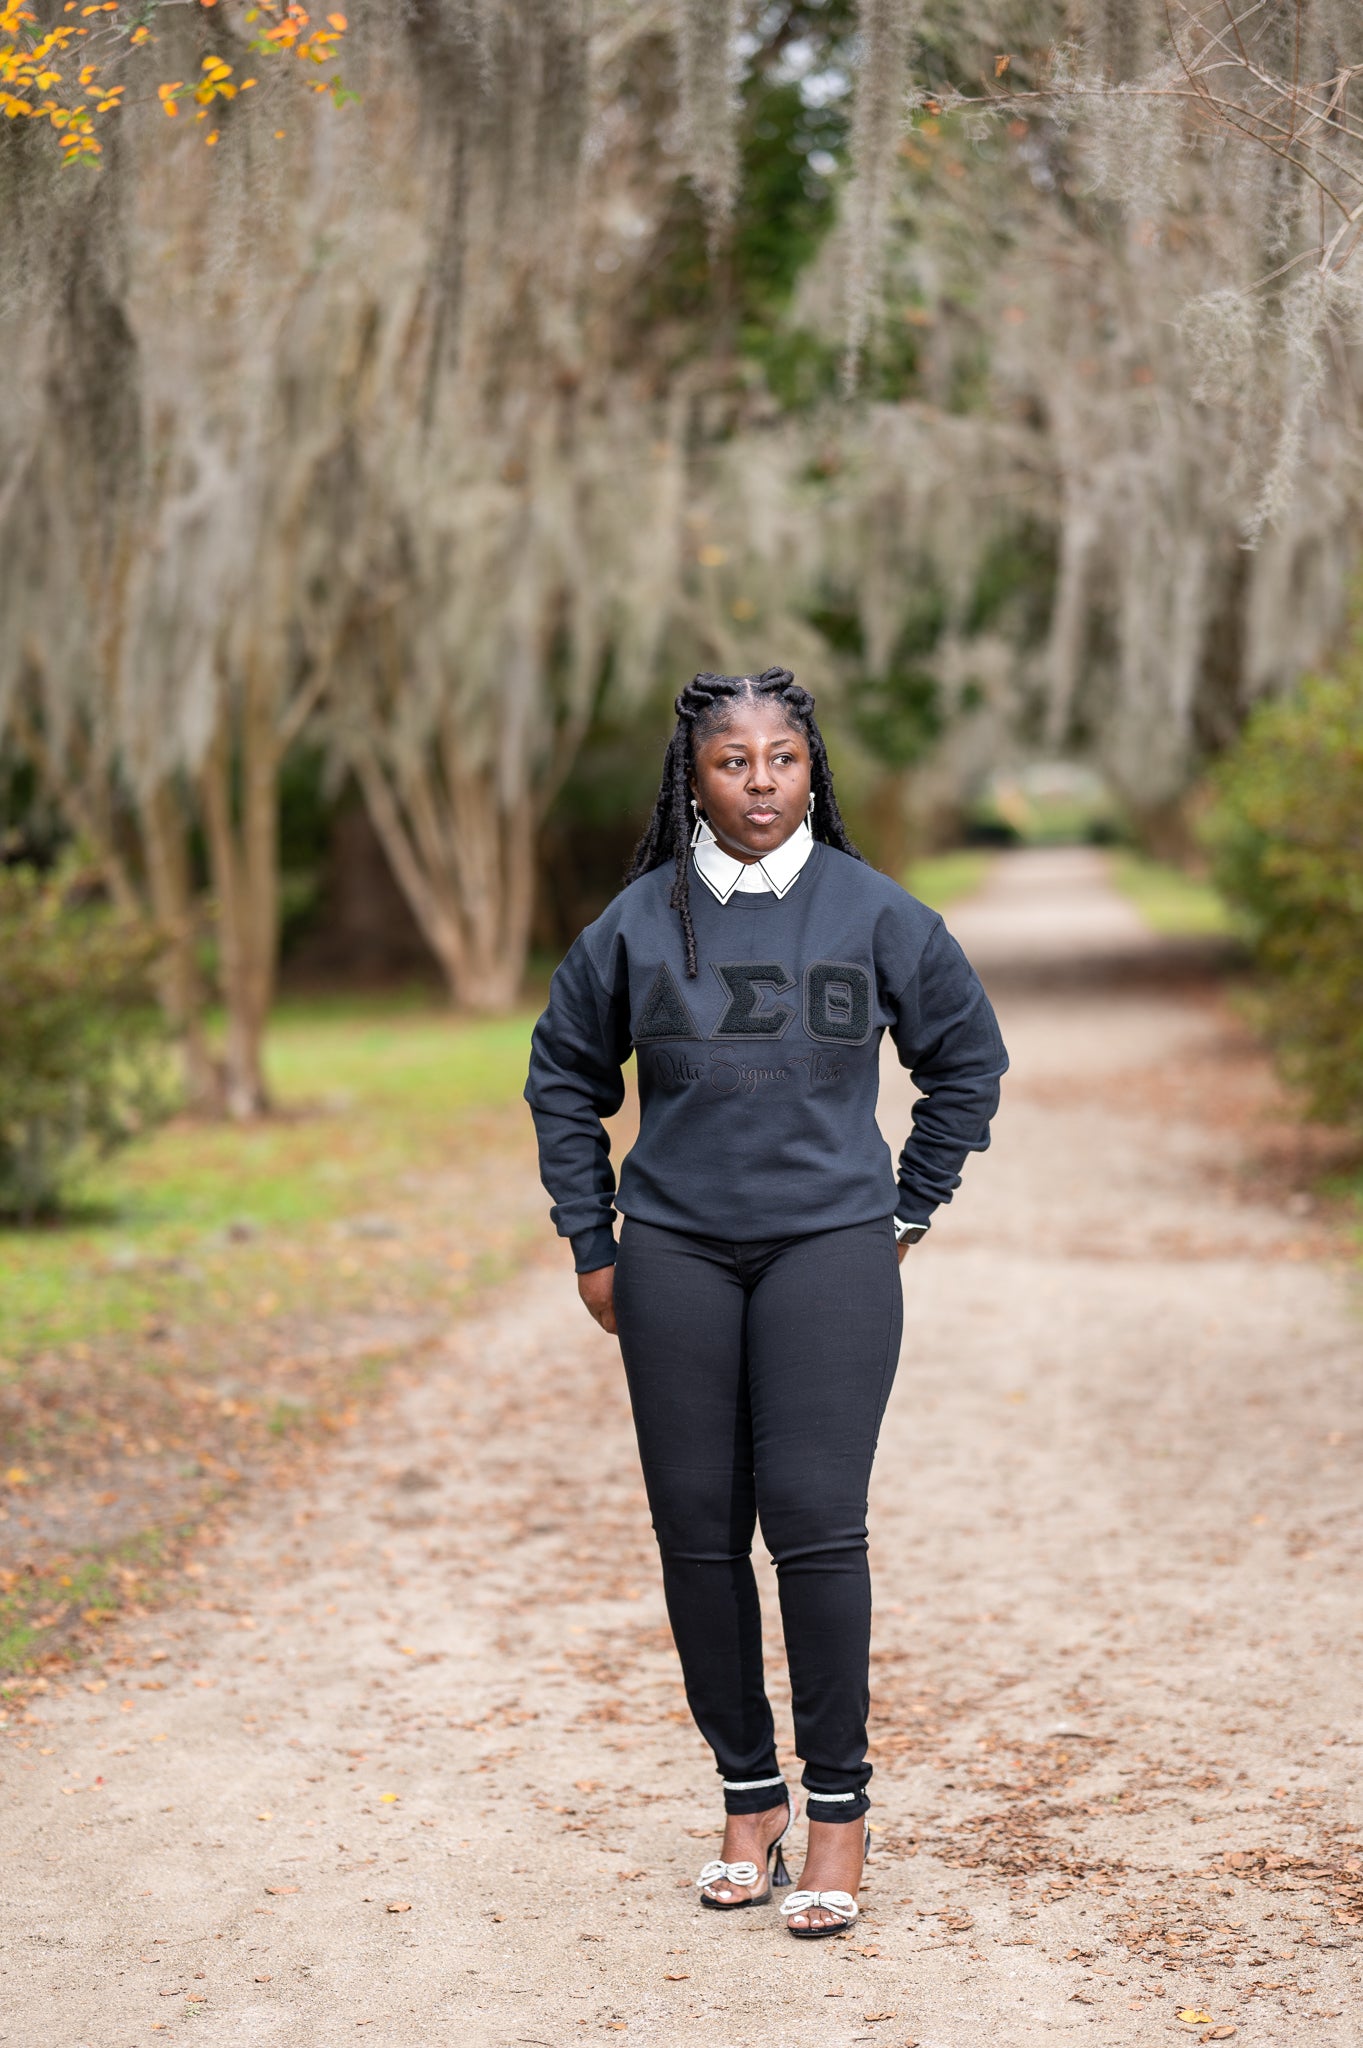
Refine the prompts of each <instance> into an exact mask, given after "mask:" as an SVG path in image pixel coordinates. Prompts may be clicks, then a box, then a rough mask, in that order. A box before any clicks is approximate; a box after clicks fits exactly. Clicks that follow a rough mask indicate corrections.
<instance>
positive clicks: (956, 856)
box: [904, 847, 993, 910]
mask: <svg viewBox="0 0 1363 2048" xmlns="http://www.w3.org/2000/svg"><path fill="white" fill-rule="evenodd" d="M992 864H993V855H992V854H990V853H986V852H982V851H981V850H980V849H979V848H976V847H960V848H958V849H957V850H956V851H955V852H953V853H936V854H932V855H931V856H930V857H929V858H928V859H926V860H916V861H915V862H914V864H913V866H912V867H911V868H910V869H909V872H908V874H907V875H906V876H905V878H904V886H905V888H906V889H908V890H910V891H911V893H912V894H913V895H915V896H916V897H917V898H918V899H919V901H920V902H921V903H926V904H928V905H929V906H930V907H931V908H932V909H933V910H946V909H948V908H949V907H950V905H951V904H953V903H958V902H959V901H960V900H961V898H962V897H963V896H972V895H973V894H974V893H975V891H976V890H977V889H978V888H979V887H980V886H981V884H982V883H983V882H984V879H985V877H986V876H987V875H988V873H989V870H990V867H991V866H992Z"/></svg>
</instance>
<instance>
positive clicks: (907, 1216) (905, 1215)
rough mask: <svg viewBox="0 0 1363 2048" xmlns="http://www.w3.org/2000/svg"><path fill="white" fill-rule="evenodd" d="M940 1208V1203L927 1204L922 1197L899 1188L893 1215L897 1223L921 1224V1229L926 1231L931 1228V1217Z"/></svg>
mask: <svg viewBox="0 0 1363 2048" xmlns="http://www.w3.org/2000/svg"><path fill="white" fill-rule="evenodd" d="M940 1207H941V1204H940V1202H929V1201H928V1200H927V1199H926V1198H925V1197H924V1196H923V1195H910V1194H907V1193H906V1192H905V1190H904V1189H903V1188H901V1189H900V1190H899V1199H898V1200H897V1201H896V1203H895V1205H894V1213H895V1217H896V1220H897V1221H898V1222H900V1223H916V1224H921V1225H922V1227H923V1229H924V1230H927V1229H930V1228H931V1225H932V1219H933V1216H934V1214H935V1213H936V1211H937V1210H938V1209H939V1208H940Z"/></svg>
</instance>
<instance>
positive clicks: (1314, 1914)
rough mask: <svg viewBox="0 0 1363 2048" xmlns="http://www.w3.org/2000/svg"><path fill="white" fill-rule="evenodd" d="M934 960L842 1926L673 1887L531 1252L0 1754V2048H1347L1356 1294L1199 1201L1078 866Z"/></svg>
mask: <svg viewBox="0 0 1363 2048" xmlns="http://www.w3.org/2000/svg"><path fill="white" fill-rule="evenodd" d="M951 922H952V925H953V928H954V929H956V930H957V931H958V933H959V935H960V937H961V939H962V941H963V942H964V944H965V945H966V947H967V949H968V950H969V951H970V952H971V954H972V956H973V957H975V958H976V959H977V961H978V963H979V965H980V967H981V970H982V972H983V973H984V974H985V977H986V980H987V981H988V982H989V984H990V986H991V988H992V989H993V990H994V992H995V994H996V997H997V1000H998V1003H999V1007H1000V1011H1001V1013H1002V1016H1003V1020H1004V1028H1005V1032H1006V1035H1007V1037H1008V1040H1009V1043H1010V1047H1011V1050H1012V1053H1013V1061H1014V1066H1013V1072H1012V1075H1011V1076H1010V1077H1009V1081H1008V1082H1007V1084H1006V1095H1005V1109H1004V1113H1003V1115H1002V1116H1001V1119H1000V1122H999V1125H998V1131H997V1138H996V1143H995V1147H994V1149H993V1151H992V1152H991V1153H990V1154H989V1155H987V1156H986V1157H985V1158H983V1159H977V1160H973V1161H971V1163H970V1166H969V1168H968V1172H967V1180H966V1186H965V1189H964V1190H963V1193H962V1195H961V1197H960V1199H959V1200H958V1203H957V1205H956V1207H955V1209H954V1210H953V1211H951V1212H950V1213H948V1214H947V1215H946V1216H945V1217H944V1218H943V1219H942V1220H941V1222H940V1223H939V1225H938V1226H937V1227H936V1228H935V1229H934V1231H933V1233H932V1237H931V1239H930V1240H929V1241H928V1244H927V1245H925V1246H924V1247H923V1248H922V1250H921V1251H920V1252H915V1253H914V1254H913V1255H911V1258H910V1260H909V1262H908V1265H907V1267H906V1273H905V1279H906V1286H907V1291H908V1306H909V1314H908V1332H907V1337H906V1343H905V1350H904V1357H903V1363H902V1366H901V1370H900V1379H899V1384H898V1386H897V1389H896V1392H895V1396H894V1400H893V1401H892V1404H891V1408H890V1413H889V1417H888V1421H887V1425H886V1430H885V1435H884V1438H883V1442H882V1448H881V1453H880V1460H879V1465H878V1470H877V1479H876V1493H875V1499H874V1502H873V1509H872V1541H873V1563H874V1568H875V1571H876V1585H877V1622H876V1663H875V1671H874V1692H875V1724H874V1725H875V1733H876V1739H877V1776H876V1780H875V1785H874V1788H873V1789H874V1792H875V1795H876V1799H877V1806H876V1810H875V1814H874V1816H873V1817H874V1820H875V1822H876V1826H877V1835H876V1848H875V1852H874V1858H873V1861H872V1864H871V1867H870V1874H869V1881H868V1885H867V1888H866V1891H865V1893H864V1905H865V1912H864V1915H863V1918H862V1920H861V1921H860V1923H859V1924H858V1926H857V1928H856V1929H855V1931H854V1933H853V1934H852V1936H851V1937H850V1938H848V1939H846V1940H841V1941H836V1942H829V1943H824V1944H821V1945H819V1946H815V1947H811V1946H808V1945H797V1944H796V1943H794V1942H792V1941H791V1940H790V1939H789V1938H788V1937H787V1936H786V1935H785V1934H784V1932H783V1931H782V1929H781V1927H780V1924H779V1922H778V1921H777V1920H776V1918H775V1916H774V1915H773V1914H771V1913H769V1912H754V1913H745V1914H741V1915H737V1916H733V1917H731V1918H728V1919H721V1918H720V1917H718V1916H716V1915H713V1914H709V1913H703V1912H701V1911H700V1910H699V1909H698V1907H697V1905H696V1903H695V1895H694V1892H693V1891H692V1889H691V1886H690V1879H691V1876H692V1874H693V1871H694V1870H695V1869H696V1868H697V1867H698V1866H699V1864H700V1862H701V1861H702V1860H703V1858H704V1857H705V1856H706V1855H707V1854H709V1853H711V1849H710V1844H711V1842H712V1841H713V1839H714V1833H713V1828H712V1824H711V1823H712V1813H713V1810H714V1806H715V1801H714V1796H713V1789H712V1784H713V1781H712V1779H711V1776H710V1767H709V1763H708V1759H707V1758H706V1757H705V1756H704V1754H703V1753H702V1751H701V1748H700V1745H699V1743H698V1740H697V1738H696V1736H695V1734H694V1732H693V1730H692V1729H691V1727H690V1724H689V1721H688V1719H687V1716H686V1713H685V1709H684V1705H683V1702H682V1697H681V1690H680V1686H679V1683H678V1678H677V1673H676V1669H675V1663H674V1658H673V1654H672V1651H671V1647H670V1642H669V1638H668V1636H667V1632H666V1628H665V1625H664V1619H663V1611H662V1605H661V1600H660V1597H659V1593H658V1586H657V1574H656V1569H655V1564H654V1559H653V1553H652V1539H651V1536H650V1534H649V1531H648V1528H647V1522H646V1517H645V1514H644V1509H643V1505H642V1498H641V1492H640V1487H639V1482H638V1477H637V1471H636V1466H635V1460H634V1452H633V1446H632V1441H631V1437H630V1432H629V1425H628V1418H627V1413H626V1407H625V1402H624V1397H623V1391H622V1387H621V1383H620V1376H619V1372H618V1367H617V1362H616V1358H615V1353H614V1346H613V1344H611V1343H610V1342H608V1340H606V1339H605V1338H604V1337H602V1336H600V1335H599V1333H597V1332H596V1331H595V1330H594V1329H593V1328H592V1326H591V1325H590V1324H589V1323H588V1322H587V1320H586V1318H585V1317H584V1316H582V1315H581V1313H580V1312H579V1311H578V1309H577V1307H576V1304H575V1301H574V1300H573V1297H572V1293H571V1282H570V1279H569V1276H568V1274H567V1271H566V1268H565V1267H564V1266H563V1264H562V1263H561V1262H560V1260H559V1258H558V1257H557V1255H556V1254H555V1255H553V1256H552V1257H549V1258H547V1259H546V1262H545V1263H544V1265H543V1266H541V1267H538V1268H533V1269H531V1270H530V1272H529V1273H528V1274H527V1275H525V1276H524V1277H523V1278H522V1280H521V1281H520V1282H519V1283H517V1284H516V1285H515V1286H514V1287H513V1288H511V1289H509V1290H508V1291H507V1293H506V1294H505V1296H504V1297H503V1299H502V1302H501V1304H500V1306H499V1307H498V1308H497V1309H496V1311H495V1312H494V1313H490V1314H489V1315H487V1316H485V1317H484V1318H483V1319H482V1320H481V1321H480V1322H479V1323H478V1324H477V1325H476V1326H475V1325H470V1324H465V1325H464V1326H462V1327H461V1328H459V1329H458V1330H457V1331H456V1332H455V1333H454V1334H453V1335H452V1338H451V1341H450V1346H449V1353H448V1361H447V1362H443V1363H441V1364H440V1365H439V1366H438V1367H437V1368H435V1369H433V1370H432V1371H431V1372H429V1373H428V1374H426V1375H424V1376H423V1377H422V1378H420V1379H419V1380H416V1379H414V1380H413V1381H412V1383H411V1384H410V1385H408V1386H407V1387H406V1388H405V1389H403V1390H401V1391H400V1393H399V1395H398V1397H397V1398H396V1400H395V1401H394V1403H393V1405H392V1407H391V1409H390V1411H389V1412H388V1413H387V1414H386V1415H383V1416H380V1417H379V1418H378V1419H377V1420H376V1421H375V1423H374V1426H373V1428H372V1429H371V1430H369V1431H368V1432H367V1433H366V1437H365V1440H364V1441H363V1442H355V1443H352V1444H351V1445H349V1446H348V1448H347V1449H346V1450H345V1451H344V1452H343V1453H341V1454H339V1455H338V1457H337V1460H336V1462H335V1465H334V1467H333V1469H332V1471H331V1474H330V1476H329V1478H328V1479H327V1481H326V1483H325V1484H324V1485H323V1486H321V1487H320V1488H319V1490H318V1491H317V1492H316V1493H315V1494H314V1495H312V1496H310V1497H307V1498H300V1497H299V1496H298V1495H296V1494H281V1495H280V1496H279V1497H278V1498H277V1501H276V1502H275V1504H273V1505H270V1504H268V1503H267V1504H266V1505H265V1506H264V1508H263V1509H262V1511H261V1512H260V1514H259V1516H258V1518H257V1519H256V1521H255V1522H254V1524H253V1525H252V1526H250V1527H242V1528H241V1529H240V1532H239V1534H238V1536H237V1537H236V1538H235V1539H234V1541H233V1542H232V1544H231V1545H230V1546H229V1547H228V1548H226V1549H224V1550H219V1551H214V1552H211V1553H209V1554H207V1555H206V1557H205V1561H204V1565H203V1567H202V1576H201V1577H200V1578H199V1579H198V1582H197V1594H198V1597H197V1602H196V1604H195V1605H194V1606H192V1607H189V1608H184V1609H181V1610H179V1611H177V1612H174V1613H171V1614H168V1615H167V1616H164V1617H162V1618H161V1619H160V1620H159V1621H154V1622H148V1623H146V1624H144V1625H143V1628H144V1636H143V1643H144V1651H145V1655H144V1658H143V1661H142V1662H141V1664H140V1665H139V1666H138V1667H136V1668H133V1669H132V1670H131V1671H120V1672H118V1673H117V1674H116V1675H115V1676H113V1677H111V1679H110V1681H109V1682H108V1684H107V1685H106V1686H104V1687H103V1689H98V1688H100V1686H101V1681H100V1680H99V1679H98V1678H91V1679H90V1680H89V1681H88V1687H89V1689H86V1690H81V1689H79V1688H75V1689H73V1690H71V1691H70V1693H69V1694H68V1695H67V1696H65V1697H63V1698H59V1699H48V1700H47V1701H45V1702H44V1703H43V1704H42V1705H41V1706H39V1707H37V1708H36V1709H35V1717H34V1718H31V1719H30V1720H29V1722H28V1723H26V1724H25V1726H24V1727H23V1729H22V1733H21V1739H20V1741H19V1743H18V1744H11V1745H10V1746H8V1747H7V1749H6V1750H5V1751H4V1753H3V1779H4V1782H3V1785H0V1797H2V1798H3V1802H4V1804H3V1812H4V1816H5V1824H4V1828H3V1849H4V1859H3V1863H0V1897H2V1898H3V1905H2V1907H0V1912H2V1913H3V1925H4V1935H5V1939H4V1943H3V1957H0V1966H2V1967H3V1970H4V1973H5V1974H4V1975H3V1977H2V1978H0V2039H2V2040H4V2041H5V2042H7V2043H11V2044H22V2048H78V2044H86V2048H149V2044H151V2043H152V2042H153V2041H154V2040H157V2039H163V2038H168V2037H171V2036H174V2035H176V2034H179V2033H181V2032H184V2033H187V2034H188V2035H190V2036H191V2037H192V2038H193V2039H195V2040H197V2041H199V2042H205V2043H212V2044H219V2043H221V2044H253V2043H260V2044H263V2048H264V2044H270V2048H273V2044H281V2048H283V2044H290V2048H292V2044H299V2048H335V2044H337V2043H341V2042H349V2041H357V2042H364V2043H366V2044H368V2048H417V2044H425V2043H435V2042H439V2043H449V2044H459V2048H463V2044H473V2048H482V2044H489V2048H504V2044H505V2048H512V2044H518V2043H531V2044H535V2043H538V2044H541V2048H566V2044H569V2043H572V2042H577V2041H594V2040H597V2039H614V2038H621V2037H623V2038H625V2039H628V2040H634V2041H647V2042H652V2043H656V2044H658V2048H690V2044H696V2048H700V2044H704V2048H740V2044H754V2048H756V2044H761V2048H825V2044H827V2048H833V2044H842V2043H851V2042H853V2041H863V2040H865V2041H871V2042H874V2043H880V2044H889V2048H902V2044H905V2043H908V2042H917V2043H919V2044H921V2048H973V2044H976V2043H978V2042H980V2041H985V2040H987V2041H991V2042H993V2043H995V2044H998V2048H1013V2044H1015V2043H1016V2044H1023V2043H1032V2042H1040V2041H1043V2040H1050V2039H1052V2038H1053V2037H1055V2036H1057V2035H1065V2036H1073V2037H1074V2038H1075V2039H1076V2040H1079V2041H1083V2040H1088V2041H1091V2042H1094V2043H1100V2044H1103V2048H1108V2044H1114V2048H1121V2044H1126V2043H1137V2042H1141V2043H1143V2042H1147V2041H1152V2040H1159V2039H1169V2038H1171V2037H1172V2036H1174V2035H1176V2034H1178V2033H1181V2032H1182V2033H1187V2034H1190V2035H1192V2036H1193V2037H1195V2038H1208V2037H1210V2038H1223V2039H1224V2038H1230V2036H1229V2034H1228V2033H1227V2031H1226V2030H1227V2029H1228V2028H1231V2029H1234V2030H1235V2035H1236V2038H1237V2039H1238V2040H1240V2041H1242V2042H1244V2043H1255V2044H1257V2043H1281V2044H1284V2048H1286V2044H1292V2048H1296V2044H1299V2043H1301V2042H1304V2041H1309V2042H1311V2043H1313V2044H1314V2043H1320V2044H1330V2048H1336V2044H1337V2048H1345V2044H1351V2043H1357V2042H1358V2041H1359V2040H1360V2038H1361V2037H1363V2000H1360V1997H1359V1989H1358V1983H1357V1977H1356V1964H1357V1956H1358V1947H1357V1944H1358V1927H1359V1923H1360V1918H1363V1850H1360V1847H1359V1837H1358V1835H1357V1834H1356V1832H1355V1831H1356V1828H1357V1826H1358V1824H1359V1822H1360V1820H1363V1806H1361V1805H1360V1798H1359V1788H1358V1782H1357V1779H1358V1772H1359V1767H1360V1754H1361V1752H1360V1743H1363V1727H1361V1726H1360V1715H1359V1704H1358V1703H1359V1699H1360V1696H1363V1688H1361V1687H1360V1676H1361V1675H1363V1674H1360V1669H1359V1665H1360V1614H1359V1602H1358V1551H1359V1524H1360V1495H1359V1485H1358V1451H1359V1444H1360V1438H1361V1435H1363V1432H1361V1431H1360V1422H1359V1415H1358V1365H1359V1351H1360V1345H1359V1337H1360V1327H1363V1326H1360V1323H1359V1322H1358V1320H1357V1307H1358V1304H1357V1301H1356V1298H1354V1296H1353V1292H1352V1282H1351V1280H1350V1279H1349V1276H1348V1275H1347V1273H1346V1272H1345V1270H1344V1268H1343V1267H1342V1266H1340V1265H1333V1266H1332V1265H1331V1263H1330V1262H1329V1260H1328V1259H1327V1258H1325V1257H1323V1256H1321V1251H1322V1246H1323V1244H1324V1242H1325V1241H1324V1240H1323V1239H1320V1241H1317V1239H1318V1236H1319V1234H1318V1233H1317V1234H1316V1235H1315V1236H1313V1235H1310V1234H1308V1233H1309V1232H1310V1230H1311V1226H1310V1225H1309V1224H1307V1223H1304V1222H1303V1221H1302V1220H1301V1219H1300V1218H1298V1217H1296V1216H1294V1215H1291V1214H1287V1213H1284V1211H1283V1210H1282V1209H1281V1208H1273V1207H1269V1206H1265V1205H1264V1203H1263V1202H1262V1201H1261V1200H1256V1199H1254V1198H1253V1197H1252V1196H1251V1195H1250V1194H1249V1193H1247V1192H1246V1186H1245V1184H1244V1182H1243V1180H1242V1178H1241V1177H1240V1175H1239V1174H1238V1171H1237V1166H1236V1156H1235V1144H1236V1143H1237V1142H1238V1141H1233V1139H1232V1136H1231V1127H1230V1124H1229V1122H1228V1120H1227V1118H1226V1116H1225V1115H1224V1114H1223V1112H1224V1109H1225V1103H1226V1101H1227V1099H1228V1091H1229V1095H1231V1096H1233V1095H1234V1093H1235V1088H1236V1086H1237V1085H1238V1083H1237V1078H1236V1077H1237V1075H1238V1074H1242V1072H1243V1067H1244V1054H1243V1052H1242V1051H1241V1050H1240V1049H1239V1046H1238V1041H1237V1040H1236V1038H1235V1035H1234V1034H1233V1033H1229V1032H1228V1029H1227V1025H1226V1021H1225V1017H1224V1014H1223V1012H1222V1011H1221V1010H1220V1009H1219V1007H1218V1005H1217V1002H1216V1000H1215V999H1214V995H1213V993H1212V992H1211V990H1210V989H1209V987H1208V986H1207V984H1206V983H1205V982H1201V981H1198V980H1197V979H1196V978H1195V977H1194V978H1191V979H1190V978H1189V977H1188V976H1187V975H1182V976H1180V975H1179V974H1178V973H1176V972H1170V971H1169V968H1168V959H1167V954H1162V953H1161V952H1160V949H1159V948H1158V947H1157V946H1156V945H1155V943H1154V942H1153V941H1151V940H1149V939H1148V938H1146V937H1145V936H1144V934H1143V932H1142V931H1141V929H1140V928H1139V927H1138V925H1137V923H1136V921H1135V918H1134V916H1133V914H1132V913H1131V912H1130V911H1129V910H1128V909H1127V908H1126V906H1125V905H1124V904H1123V903H1122V902H1120V901H1119V900H1118V899H1117V898H1116V897H1115V896H1114V895H1113V894H1112V893H1111V891H1110V890H1109V888H1108V886H1107V884H1106V882H1105V880H1104V878H1103V871H1102V867H1101V863H1100V862H1099V861H1098V859H1097V857H1095V856H1089V855H1087V854H1060V855H1026V856H1017V857H1012V858H1009V859H1008V860H1006V861H1004V862H1003V863H1001V865H1000V867H999V870H998V872H997V875H996V878H995V880H994V881H993V882H992V884H991V885H990V887H989V888H988V889H987V890H986V891H985V892H984V893H983V894H982V895H981V896H980V897H979V898H978V899H976V901H975V902H973V903H972V904H970V905H968V906H965V907H963V908H962V909H961V910H960V911H959V912H958V913H957V914H956V915H955V916H954V917H953V918H952V920H951ZM907 1106H908V1090H907V1084H906V1083H905V1082H904V1081H903V1080H902V1078H901V1077H900V1076H898V1074H897V1073H896V1074H892V1075H890V1076H889V1077H888V1079H887V1087H886V1095H885V1121H886V1125H887V1129H889V1130H891V1131H894V1132H898V1131H899V1130H900V1128H901V1127H902V1125H903V1123H904V1121H905V1118H906V1115H907ZM768 1589H769V1587H768ZM764 1598H765V1592H764ZM773 1604H774V1603H773ZM785 1754H786V1756H787V1759H788V1761H789V1748H788V1744H787V1747H786V1751H785ZM1180 2012H1183V2013H1197V2014H1206V2015H1208V2016H1209V2017H1208V2018H1207V2019H1205V2020H1200V2019H1192V2020H1186V2021H1180V2019H1179V2018H1178V2015H1179V2013H1180ZM1218 2030H1219V2031H1218Z"/></svg>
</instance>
